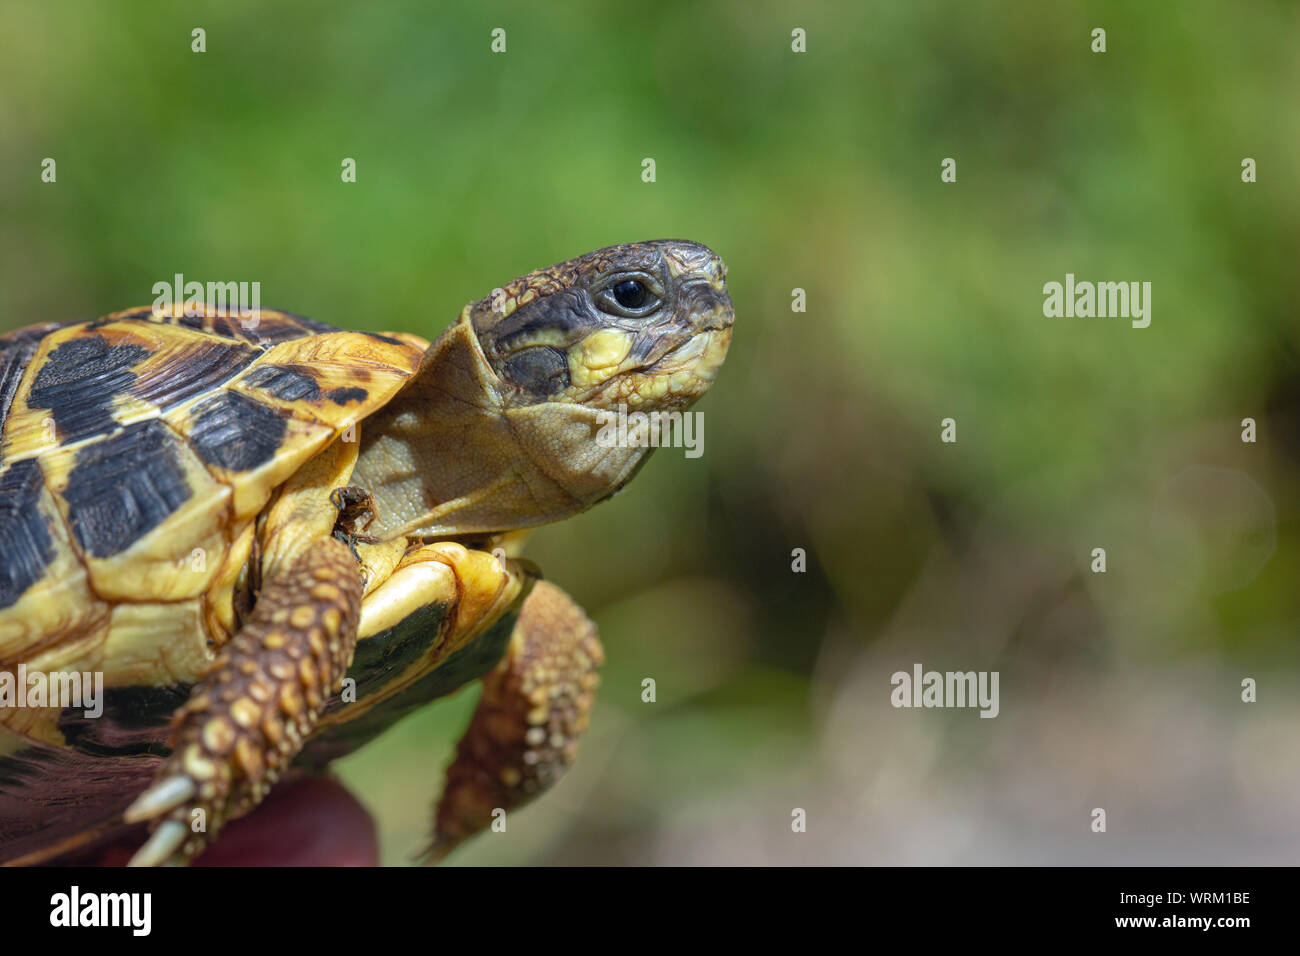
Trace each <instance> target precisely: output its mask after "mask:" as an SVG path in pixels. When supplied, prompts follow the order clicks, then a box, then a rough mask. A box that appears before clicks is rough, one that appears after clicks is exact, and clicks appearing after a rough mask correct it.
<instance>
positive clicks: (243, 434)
mask: <svg viewBox="0 0 1300 956" xmlns="http://www.w3.org/2000/svg"><path fill="white" fill-rule="evenodd" d="M193 417H194V427H193V428H191V429H190V441H191V442H192V443H193V445H194V449H195V451H197V452H198V453H199V456H200V457H201V458H202V459H203V460H204V461H206V462H207V463H208V464H210V465H217V466H219V467H221V468H226V469H228V470H230V471H248V470H249V469H252V468H256V467H257V466H258V465H263V464H265V463H266V462H268V461H270V460H271V459H272V458H273V457H274V456H275V452H276V450H277V449H278V448H279V447H280V444H281V442H283V441H284V432H285V428H286V425H285V417H284V414H283V413H282V412H280V411H279V410H277V409H274V408H268V407H267V406H265V405H262V404H260V403H258V402H255V401H253V400H252V399H251V398H248V397H246V396H244V395H240V394H239V393H238V392H222V393H220V394H219V395H214V396H213V397H212V398H209V399H205V400H204V401H202V402H200V403H199V404H198V405H196V406H195V407H194V411H193Z"/></svg>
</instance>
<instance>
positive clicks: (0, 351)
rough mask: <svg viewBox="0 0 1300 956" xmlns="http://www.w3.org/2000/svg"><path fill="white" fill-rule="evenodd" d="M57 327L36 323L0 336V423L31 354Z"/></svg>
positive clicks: (0, 453)
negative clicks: (27, 327) (28, 327)
mask: <svg viewBox="0 0 1300 956" xmlns="http://www.w3.org/2000/svg"><path fill="white" fill-rule="evenodd" d="M57 328H58V326H57V325H54V324H53V323H51V324H48V325H36V326H33V327H32V328H30V329H20V330H18V331H17V332H13V333H11V334H10V335H4V336H0V425H3V423H4V421H5V419H7V418H8V417H9V409H10V407H11V406H12V405H13V403H14V395H15V394H17V392H18V385H19V383H20V382H22V380H23V373H24V372H25V371H27V365H28V363H30V362H31V360H32V356H33V355H35V354H36V350H37V349H38V348H40V346H41V340H42V339H43V338H45V336H47V335H49V334H50V333H51V332H53V331H54V330H55V329H57ZM3 461H4V449H3V447H0V462H3Z"/></svg>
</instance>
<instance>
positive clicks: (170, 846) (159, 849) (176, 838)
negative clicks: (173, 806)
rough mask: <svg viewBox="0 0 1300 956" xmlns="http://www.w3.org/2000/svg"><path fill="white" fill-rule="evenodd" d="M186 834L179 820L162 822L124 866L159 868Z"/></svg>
mask: <svg viewBox="0 0 1300 956" xmlns="http://www.w3.org/2000/svg"><path fill="white" fill-rule="evenodd" d="M173 779H175V778H173ZM188 832H189V829H188V828H187V827H186V826H185V824H183V823H181V822H180V821H179V820H164V821H163V822H162V825H161V826H159V827H158V829H157V830H154V831H153V834H152V835H151V836H150V837H149V839H148V840H147V841H146V842H145V845H144V846H142V847H140V849H139V850H137V851H136V853H135V856H133V857H131V859H130V861H129V862H128V863H127V864H126V865H127V866H159V865H160V864H163V863H167V862H169V861H170V860H171V859H172V857H173V855H174V854H175V853H176V851H177V850H179V849H180V846H181V844H182V843H184V842H185V837H186V834H188Z"/></svg>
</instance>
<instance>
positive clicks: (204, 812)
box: [125, 538, 361, 865]
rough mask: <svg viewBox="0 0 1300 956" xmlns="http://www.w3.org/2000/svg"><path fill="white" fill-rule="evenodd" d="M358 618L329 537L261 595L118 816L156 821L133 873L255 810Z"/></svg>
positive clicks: (179, 857)
mask: <svg viewBox="0 0 1300 956" xmlns="http://www.w3.org/2000/svg"><path fill="white" fill-rule="evenodd" d="M360 610H361V578H360V575H359V573H358V568H357V562H356V559H355V558H354V557H353V556H352V554H351V552H350V551H349V550H348V548H347V546H346V545H344V544H342V543H341V542H339V541H336V540H334V539H333V538H326V539H324V540H322V541H319V542H318V543H317V544H316V545H315V546H313V547H312V548H310V549H309V550H307V551H306V552H305V553H304V554H303V555H302V556H301V557H299V559H298V560H297V561H296V562H295V563H294V564H293V565H292V566H291V567H290V568H289V570H288V571H287V572H286V573H285V574H284V575H283V576H282V577H281V578H279V579H278V580H276V581H275V582H273V583H272V586H270V587H268V588H267V589H266V591H265V592H264V593H263V595H262V598H261V599H260V600H259V601H258V602H257V607H256V608H255V609H254V611H253V615H252V617H251V618H250V620H249V622H248V624H247V625H245V626H244V628H243V629H242V630H240V632H239V633H238V634H237V635H236V636H235V637H234V638H233V639H232V640H231V641H230V642H229V643H228V644H226V646H225V647H223V648H222V649H221V653H220V654H219V655H218V657H217V659H216V660H215V661H213V663H212V665H211V667H210V668H209V669H208V671H207V673H206V674H205V675H204V677H203V679H202V680H201V681H200V682H199V684H198V685H197V686H196V687H195V689H194V693H193V694H192V695H191V697H190V699H189V701H187V702H186V704H185V705H184V706H183V707H182V708H181V709H180V710H179V711H178V712H177V714H176V718H175V721H174V724H173V727H174V729H173V734H172V755H171V757H170V758H168V760H167V761H166V763H164V764H163V766H162V768H161V769H160V770H159V773H158V778H157V779H158V783H156V784H154V786H153V787H151V788H150V789H149V790H147V791H146V792H145V793H144V794H142V795H141V796H140V798H139V799H138V800H137V801H136V802H135V803H134V804H132V806H131V807H130V809H128V810H127V812H126V814H125V817H126V819H127V821H128V822H135V821H137V820H145V819H152V820H153V821H154V822H153V836H152V837H151V838H150V840H149V842H148V843H146V844H145V845H144V846H143V847H142V848H141V849H140V851H139V852H138V853H137V854H136V855H135V857H134V858H133V860H132V863H133V865H152V864H158V863H163V862H169V861H185V860H189V859H191V858H193V857H194V856H195V855H196V854H198V853H199V851H201V850H202V849H203V848H204V847H205V846H206V845H207V844H208V843H209V842H210V841H211V840H213V839H214V838H215V837H216V835H217V833H218V832H219V831H220V830H221V827H222V826H223V825H224V824H225V823H226V821H227V820H229V819H231V818H232V817H238V816H241V815H242V814H244V813H246V812H247V811H248V810H250V809H252V808H253V807H254V806H256V805H257V803H258V802H259V801H261V799H262V797H264V796H265V795H266V794H267V792H268V791H269V790H270V789H271V786H272V785H273V784H274V783H275V782H276V781H277V780H278V779H279V778H280V775H281V773H283V772H284V770H285V769H286V768H287V767H288V766H289V764H290V763H291V762H292V760H293V758H294V757H295V756H297V754H298V751H299V750H301V749H302V745H303V741H304V740H305V739H306V738H307V736H308V735H309V734H310V733H311V730H312V727H313V726H314V723H315V720H316V716H317V714H318V713H319V712H320V708H321V706H322V705H323V704H324V702H325V700H326V698H328V696H329V695H330V694H332V693H335V692H337V691H338V690H339V687H340V684H341V683H342V680H343V676H344V674H346V673H347V669H348V667H349V666H350V665H351V663H352V653H353V651H354V650H355V649H356V641H357V618H358V616H359V614H360ZM200 825H201V826H202V829H199V827H200Z"/></svg>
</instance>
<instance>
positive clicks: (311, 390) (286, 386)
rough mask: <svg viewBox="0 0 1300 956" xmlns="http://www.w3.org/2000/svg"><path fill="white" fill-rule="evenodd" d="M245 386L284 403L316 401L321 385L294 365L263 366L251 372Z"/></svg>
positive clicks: (244, 382)
mask: <svg viewBox="0 0 1300 956" xmlns="http://www.w3.org/2000/svg"><path fill="white" fill-rule="evenodd" d="M243 384H244V385H246V386H249V387H252V388H257V389H261V390H262V391H264V392H266V393H268V394H269V395H273V396H275V397H276V398H278V399H280V401H282V402H299V401H302V400H304V399H306V400H307V401H315V400H316V399H318V398H320V385H318V384H317V383H316V379H314V378H312V377H311V375H310V374H308V373H307V372H305V371H304V370H302V369H301V368H295V367H294V366H292V365H262V366H259V367H258V368H255V369H253V371H251V372H249V373H248V375H247V377H245V378H244V380H243Z"/></svg>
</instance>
